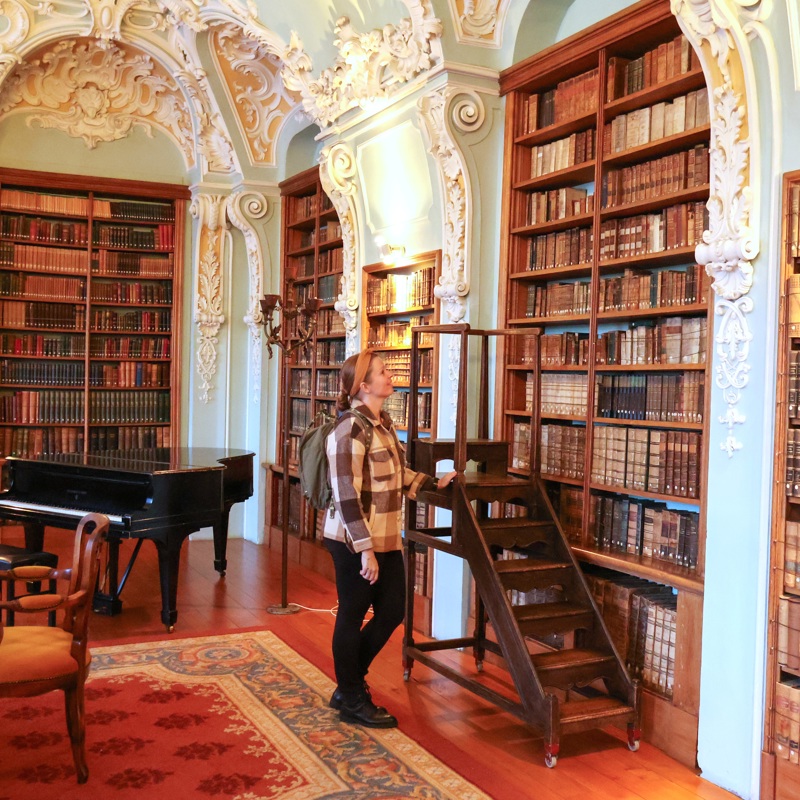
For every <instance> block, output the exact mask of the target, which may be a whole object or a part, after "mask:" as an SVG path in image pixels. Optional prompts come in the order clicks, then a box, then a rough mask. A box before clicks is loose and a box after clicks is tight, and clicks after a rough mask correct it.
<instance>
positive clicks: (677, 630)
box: [496, 0, 710, 766]
mask: <svg viewBox="0 0 800 800" xmlns="http://www.w3.org/2000/svg"><path fill="white" fill-rule="evenodd" d="M501 91H502V93H503V94H504V95H505V97H506V140H505V163H504V192H503V221H502V254H501V255H502V257H501V262H502V277H501V304H500V306H501V308H502V309H504V312H505V318H504V319H503V320H501V323H502V324H504V325H506V326H509V327H516V326H537V327H541V328H543V329H544V335H543V337H542V357H541V366H542V380H541V398H540V403H541V418H542V423H541V429H540V430H539V431H531V430H530V417H531V413H530V407H531V403H532V402H534V398H533V372H532V366H531V363H530V357H531V356H530V352H529V350H528V348H526V345H525V341H524V339H520V341H519V344H518V345H517V347H516V350H509V351H508V352H503V353H502V354H501V361H500V363H501V364H502V365H503V371H502V376H501V379H500V380H499V381H498V397H497V404H496V408H497V416H496V427H497V429H498V430H502V431H503V432H504V435H505V436H506V437H507V438H508V439H509V441H510V442H511V443H512V444H511V448H512V454H511V456H512V461H511V463H512V465H513V470H512V471H513V472H516V473H517V474H521V475H526V474H528V472H529V470H530V468H531V464H530V439H531V437H532V436H533V437H535V436H538V437H540V438H539V443H540V446H541V472H542V475H543V477H544V478H545V479H546V480H547V481H548V487H549V489H550V491H551V494H552V497H553V499H554V502H555V503H556V507H557V508H558V509H559V514H560V517H561V520H562V524H563V525H564V527H565V529H566V532H567V535H568V537H569V538H570V541H571V542H572V545H573V548H574V550H575V552H576V555H577V556H578V558H579V559H580V560H581V561H582V562H583V563H584V565H585V566H586V568H587V571H589V572H591V571H592V570H595V571H598V570H599V568H605V569H606V570H610V572H605V571H600V575H599V578H600V579H601V581H603V582H604V584H603V585H605V586H606V588H605V589H601V590H600V592H601V594H600V596H599V597H597V599H598V604H599V605H600V606H601V610H602V611H603V613H604V616H605V617H606V621H607V623H608V624H609V627H610V628H612V627H613V628H616V629H620V628H619V626H620V625H622V628H621V630H622V631H623V633H622V634H621V635H622V638H623V641H624V639H625V636H628V637H629V636H632V635H634V634H635V631H633V630H631V629H629V628H627V627H626V626H629V625H632V623H631V621H630V620H631V618H632V617H633V616H634V615H635V614H637V613H638V610H639V606H640V605H641V606H642V607H644V606H647V607H648V608H650V607H651V606H652V604H650V603H645V601H642V600H640V599H636V598H637V595H636V592H633V591H632V590H631V588H630V587H631V586H634V585H635V586H639V587H641V586H642V584H641V583H639V584H637V583H636V582H635V581H634V580H633V579H634V578H637V579H645V580H646V581H649V582H652V583H653V584H654V585H653V586H649V585H648V588H647V589H646V591H654V592H657V593H658V592H660V595H661V597H662V599H663V602H662V601H659V602H657V603H656V604H655V609H654V610H653V611H652V612H649V613H652V614H653V620H654V622H653V629H652V630H651V629H650V628H649V627H648V628H647V630H646V634H647V642H648V645H647V646H648V648H649V649H648V650H646V651H645V652H642V653H640V656H641V659H640V660H639V661H638V662H632V663H631V667H632V670H633V671H634V673H635V674H639V675H640V677H641V678H642V682H643V686H644V689H645V691H644V692H643V695H644V698H643V723H644V724H643V729H644V738H645V739H647V740H648V741H650V742H652V743H654V744H656V745H657V746H659V747H661V748H662V749H664V750H666V751H667V752H669V753H670V754H671V755H673V756H675V757H676V758H678V759H679V760H681V761H683V762H684V763H687V764H690V765H692V766H694V764H695V760H696V749H697V714H698V704H699V680H700V643H701V630H702V603H703V561H704V546H703V542H704V530H703V519H704V514H703V504H704V499H705V486H704V480H703V477H704V475H705V468H704V464H705V459H706V455H705V435H706V420H707V419H708V403H707V397H706V395H707V392H706V391H705V387H706V386H709V385H710V379H709V376H708V366H707V363H708V359H707V357H706V353H707V349H708V345H707V339H708V327H709V323H708V319H709V307H710V306H709V302H710V301H709V295H710V288H709V281H708V279H707V278H706V277H705V274H704V271H703V270H702V269H701V268H700V267H699V266H698V265H697V264H696V262H695V260H694V247H695V244H696V243H697V242H699V241H700V239H701V236H702V232H703V230H705V228H706V227H707V211H706V208H705V202H706V200H707V198H708V192H709V185H708V169H709V157H708V146H709V138H710V127H709V122H708V92H707V89H706V86H705V83H704V79H703V74H702V71H701V69H700V67H699V64H698V62H697V60H696V57H695V55H694V53H693V52H692V50H691V47H690V45H689V43H688V42H687V41H686V40H685V38H684V37H683V36H682V35H681V33H680V30H679V28H678V25H677V23H676V21H675V20H674V18H673V17H672V15H671V14H670V8H669V3H668V2H666V0H645V2H640V3H638V4H636V5H634V6H632V7H631V8H630V9H627V10H626V11H623V12H621V13H619V14H616V15H614V16H613V17H610V18H609V19H607V20H605V21H603V22H601V23H599V24H598V25H596V26H594V27H592V28H589V29H587V30H586V31H584V32H582V33H581V34H578V35H576V36H574V37H572V38H570V39H569V40H566V41H565V42H563V43H560V44H559V45H556V46H554V47H552V48H549V49H548V50H545V51H543V52H542V53H540V54H537V55H536V56H533V57H532V58H530V59H528V60H526V61H524V62H522V63H520V64H518V65H516V66H515V67H513V68H511V69H509V70H507V71H506V72H504V73H503V74H502V75H501ZM596 580H597V578H595V577H591V578H590V582H592V581H596ZM609 586H610V588H609ZM626 587H628V589H627V590H626ZM659 587H663V588H661V589H659ZM596 596H597V595H596ZM603 597H605V598H609V597H611V598H614V599H613V600H611V601H610V605H609V601H608V600H606V602H605V603H603V602H602V599H603ZM620 604H621V605H620ZM612 616H613V618H614V620H615V621H614V624H613V625H612V623H611V619H612ZM620 620H622V622H620ZM647 623H648V626H650V624H651V623H650V617H648V618H647ZM617 642H618V646H620V647H624V644H621V643H620V640H619V639H618V640H617ZM653 650H655V654H653V652H652V651H653ZM623 657H624V655H623ZM647 659H649V660H647Z"/></svg>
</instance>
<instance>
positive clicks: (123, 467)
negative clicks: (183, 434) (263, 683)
mask: <svg viewBox="0 0 800 800" xmlns="http://www.w3.org/2000/svg"><path fill="white" fill-rule="evenodd" d="M4 469H5V471H6V475H5V478H6V481H5V485H6V486H7V487H8V488H7V491H5V492H3V493H2V494H0V518H4V519H7V520H14V521H17V522H21V523H22V524H23V526H24V528H25V546H26V547H28V548H31V549H35V550H41V549H43V547H44V529H45V527H48V526H49V527H54V528H73V529H74V528H75V526H76V525H77V523H78V520H79V519H80V518H81V517H82V516H83V515H84V514H86V513H87V512H89V511H98V512H101V513H103V514H106V515H107V516H108V518H109V521H110V523H111V524H110V527H109V534H108V541H109V549H108V552H109V557H108V568H107V570H106V573H105V576H104V580H103V585H102V587H101V588H100V589H99V590H98V592H97V594H96V595H95V600H94V608H95V611H99V612H100V613H105V614H118V613H119V612H120V611H121V610H122V601H121V600H120V597H119V595H120V593H121V591H122V589H123V587H124V585H125V582H126V581H127V579H128V576H129V575H130V571H131V569H132V567H133V565H134V563H135V561H136V557H137V556H138V554H139V550H140V548H141V546H142V542H144V540H146V539H151V540H152V541H153V542H154V543H155V545H156V549H157V550H158V572H159V580H160V585H161V621H162V622H163V623H164V625H166V627H167V629H168V630H170V631H172V630H173V629H174V626H175V623H176V621H177V619H178V609H177V593H178V569H179V566H180V555H181V546H182V544H183V540H184V539H185V538H186V537H187V536H188V535H189V534H190V533H194V532H195V531H198V530H200V529H201V528H207V527H208V528H213V530H214V568H215V569H216V570H217V571H218V572H219V573H220V574H221V575H224V574H225V571H226V569H227V560H226V551H227V541H228V516H229V513H230V509H231V506H233V504H234V503H238V502H242V501H244V500H247V498H248V497H250V496H251V495H252V494H253V453H250V452H248V451H246V450H230V449H218V448H206V447H192V448H154V449H148V450H132V451H130V450H126V451H109V452H104V453H92V454H76V453H64V454H58V455H39V456H34V457H31V458H19V457H16V456H9V457H8V458H7V459H6V463H5V467H4ZM127 538H131V539H137V540H138V541H137V542H136V545H135V547H134V550H133V553H132V555H131V558H130V561H129V562H128V565H127V567H126V569H125V572H124V575H123V577H122V580H121V581H120V580H119V579H118V578H119V545H120V541H121V540H122V539H127Z"/></svg>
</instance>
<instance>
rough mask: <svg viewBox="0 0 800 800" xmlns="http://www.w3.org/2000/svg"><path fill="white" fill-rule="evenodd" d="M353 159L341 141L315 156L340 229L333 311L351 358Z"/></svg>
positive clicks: (354, 314) (354, 321)
mask: <svg viewBox="0 0 800 800" xmlns="http://www.w3.org/2000/svg"><path fill="white" fill-rule="evenodd" d="M356 174H357V170H356V159H355V156H354V155H353V151H352V150H351V149H350V147H349V146H348V145H346V144H345V143H344V142H337V143H336V144H333V145H329V146H328V147H325V148H323V150H322V152H321V153H320V156H319V177H320V182H321V183H322V188H323V189H324V190H325V193H326V194H327V195H328V197H330V198H331V202H332V203H333V207H334V208H335V209H336V213H337V214H338V215H339V224H340V225H341V226H342V267H343V269H342V283H341V289H342V291H341V293H340V294H339V297H338V299H337V300H336V303H335V304H334V308H335V309H336V310H337V311H338V312H339V313H340V314H341V315H342V318H343V319H344V328H345V332H346V336H347V340H346V344H345V350H346V352H347V355H352V354H353V353H355V352H357V351H358V350H359V339H358V293H357V292H356V238H355V231H356V211H355V195H356V191H357V189H358V187H357V184H356Z"/></svg>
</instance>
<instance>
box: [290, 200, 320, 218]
mask: <svg viewBox="0 0 800 800" xmlns="http://www.w3.org/2000/svg"><path fill="white" fill-rule="evenodd" d="M288 199H289V215H288V216H289V219H288V224H289V225H293V224H295V223H296V222H302V221H304V220H307V219H308V218H309V217H313V216H314V215H315V214H316V213H317V205H318V204H317V196H316V194H310V195H306V196H305V197H289V198H288Z"/></svg>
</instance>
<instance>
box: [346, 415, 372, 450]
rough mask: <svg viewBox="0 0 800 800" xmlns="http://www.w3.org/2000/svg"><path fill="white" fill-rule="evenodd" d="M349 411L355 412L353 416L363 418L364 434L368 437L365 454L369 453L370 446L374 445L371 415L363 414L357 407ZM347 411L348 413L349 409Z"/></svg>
mask: <svg viewBox="0 0 800 800" xmlns="http://www.w3.org/2000/svg"><path fill="white" fill-rule="evenodd" d="M348 411H349V412H350V413H351V414H353V416H355V417H358V418H359V419H360V420H361V422H362V423H363V424H364V436H365V438H366V450H365V452H364V455H368V454H369V449H370V447H372V434H373V430H372V428H373V425H372V420H371V419H370V418H369V417H367V416H366V414H362V413H361V412H360V411H359V410H358V409H356V408H350V409H348ZM345 413H347V411H346V412H345Z"/></svg>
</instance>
